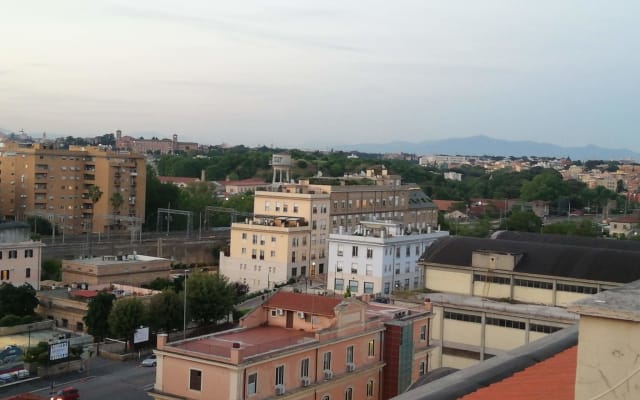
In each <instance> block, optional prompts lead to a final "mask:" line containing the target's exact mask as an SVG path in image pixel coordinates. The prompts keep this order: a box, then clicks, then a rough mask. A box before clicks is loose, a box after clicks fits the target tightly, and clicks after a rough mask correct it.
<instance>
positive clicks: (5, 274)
mask: <svg viewBox="0 0 640 400" xmlns="http://www.w3.org/2000/svg"><path fill="white" fill-rule="evenodd" d="M10 272H11V271H10V270H8V269H3V270H2V271H0V280H3V281H8V280H9V279H11V274H10Z"/></svg>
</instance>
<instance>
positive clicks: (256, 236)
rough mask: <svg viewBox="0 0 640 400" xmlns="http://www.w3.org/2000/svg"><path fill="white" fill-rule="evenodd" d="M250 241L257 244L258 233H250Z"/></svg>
mask: <svg viewBox="0 0 640 400" xmlns="http://www.w3.org/2000/svg"><path fill="white" fill-rule="evenodd" d="M251 243H253V244H258V235H251Z"/></svg>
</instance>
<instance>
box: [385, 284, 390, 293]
mask: <svg viewBox="0 0 640 400" xmlns="http://www.w3.org/2000/svg"><path fill="white" fill-rule="evenodd" d="M390 289H391V283H390V282H385V283H384V294H389V290H390Z"/></svg>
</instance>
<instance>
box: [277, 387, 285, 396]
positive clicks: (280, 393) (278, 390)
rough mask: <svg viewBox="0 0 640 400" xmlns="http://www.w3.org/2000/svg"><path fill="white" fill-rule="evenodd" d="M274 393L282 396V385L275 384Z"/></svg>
mask: <svg viewBox="0 0 640 400" xmlns="http://www.w3.org/2000/svg"><path fill="white" fill-rule="evenodd" d="M276 394H277V395H278V396H282V395H283V394H284V385H276Z"/></svg>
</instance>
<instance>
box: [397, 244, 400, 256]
mask: <svg viewBox="0 0 640 400" xmlns="http://www.w3.org/2000/svg"><path fill="white" fill-rule="evenodd" d="M396 257H397V258H400V246H398V247H396Z"/></svg>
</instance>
